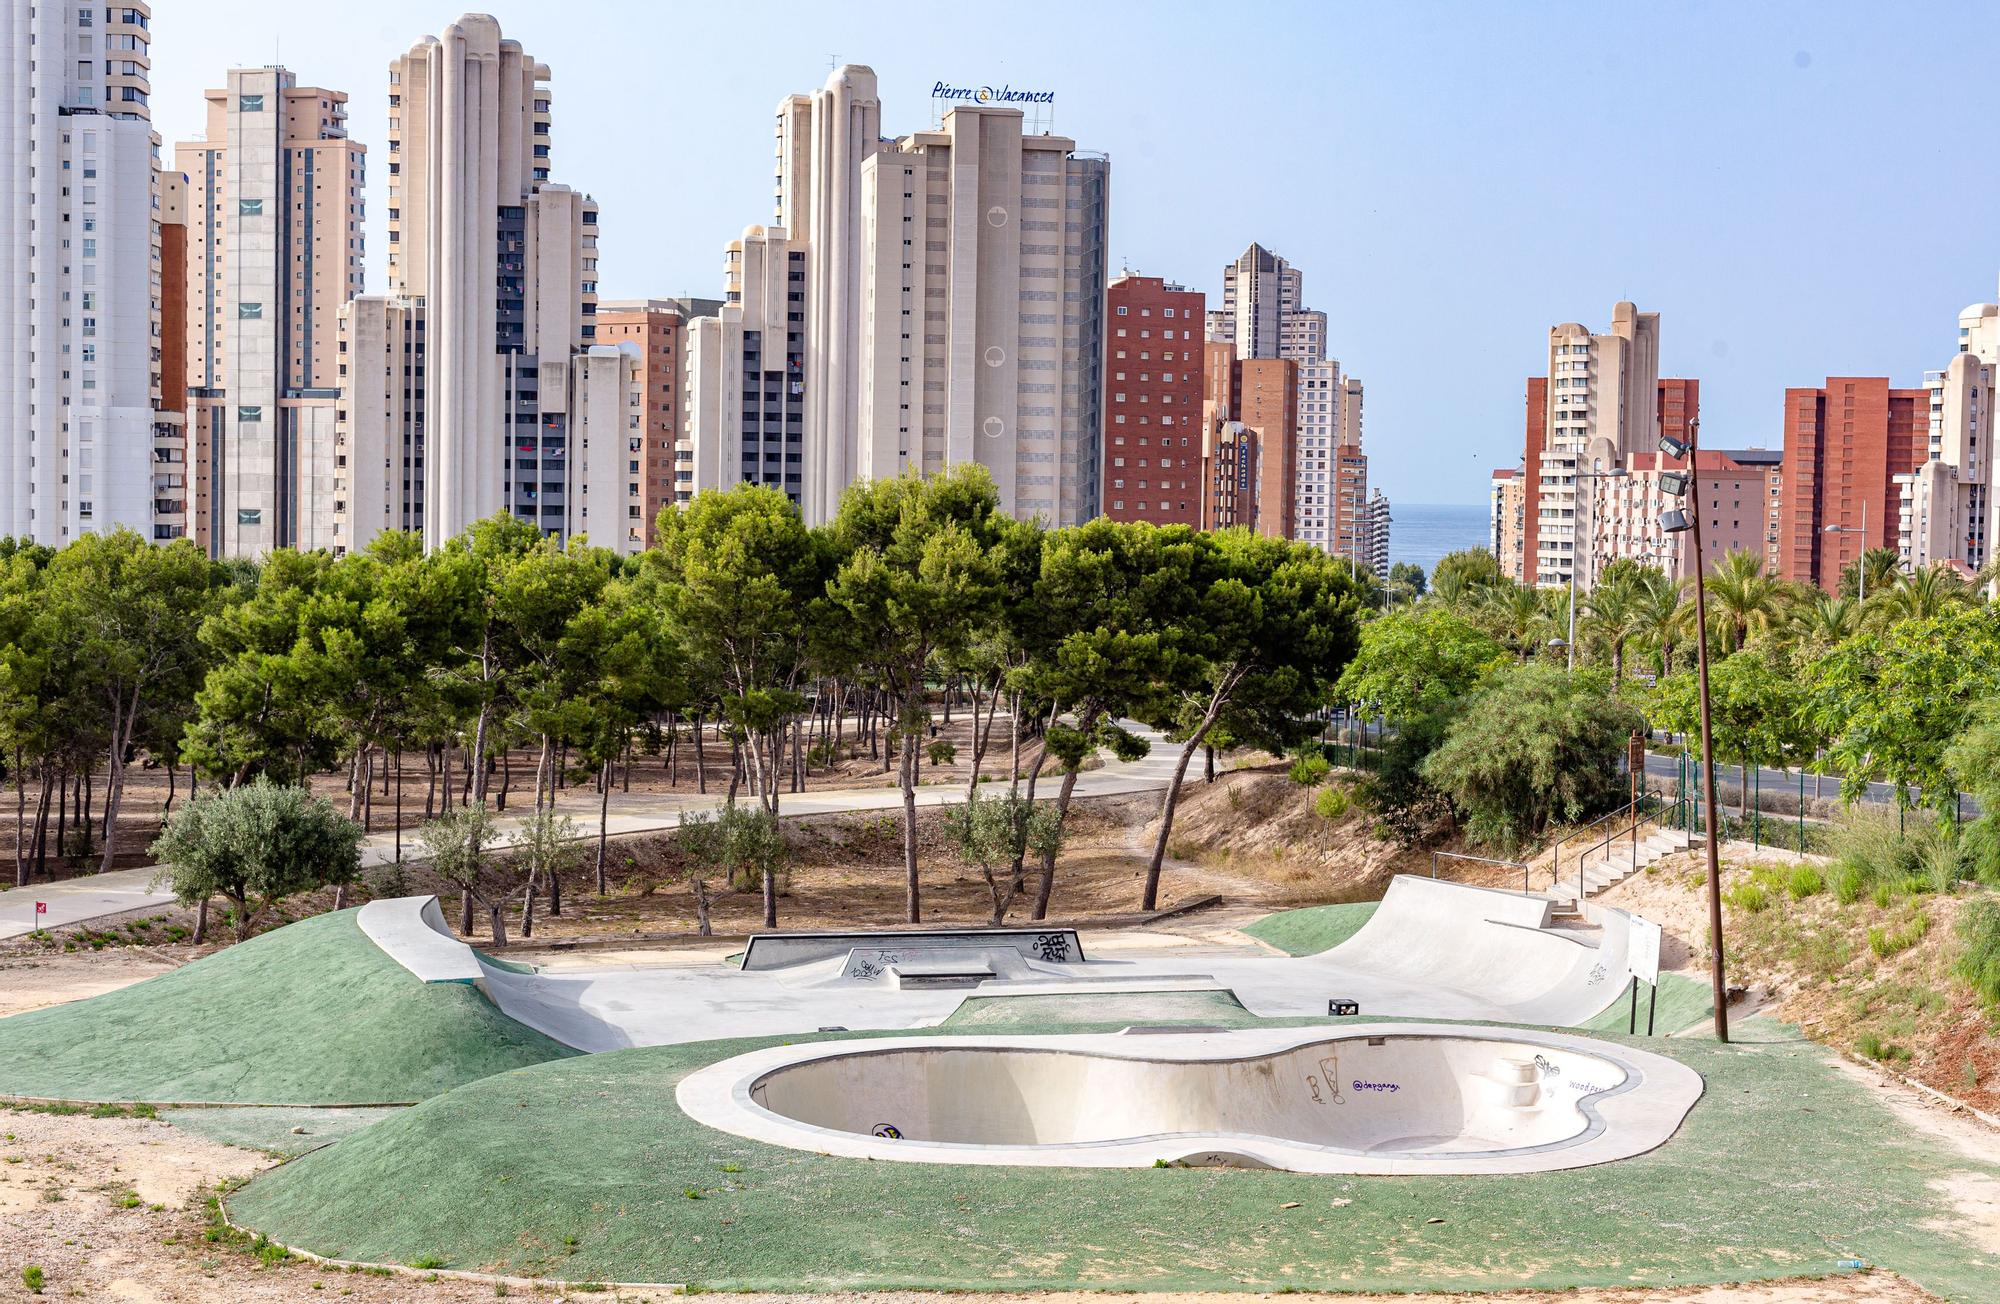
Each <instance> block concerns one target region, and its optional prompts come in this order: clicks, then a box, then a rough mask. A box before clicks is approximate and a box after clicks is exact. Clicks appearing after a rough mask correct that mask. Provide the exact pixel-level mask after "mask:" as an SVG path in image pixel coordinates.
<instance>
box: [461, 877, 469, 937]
mask: <svg viewBox="0 0 2000 1304" xmlns="http://www.w3.org/2000/svg"><path fill="white" fill-rule="evenodd" d="M458 935H459V936H460V937H470V936H472V893H471V892H469V891H467V890H466V889H465V888H460V889H459V890H458Z"/></svg>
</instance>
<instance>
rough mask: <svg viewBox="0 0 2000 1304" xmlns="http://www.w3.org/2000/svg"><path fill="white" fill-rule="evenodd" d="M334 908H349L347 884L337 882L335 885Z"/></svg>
mask: <svg viewBox="0 0 2000 1304" xmlns="http://www.w3.org/2000/svg"><path fill="white" fill-rule="evenodd" d="M333 908H334V909H335V910H345V909H347V884H345V883H335V884H334V885H333Z"/></svg>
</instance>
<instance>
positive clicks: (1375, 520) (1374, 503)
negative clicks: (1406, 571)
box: [1355, 489, 1393, 583]
mask: <svg viewBox="0 0 2000 1304" xmlns="http://www.w3.org/2000/svg"><path fill="white" fill-rule="evenodd" d="M1360 515H1361V522H1362V524H1361V531H1360V533H1361V544H1362V546H1361V551H1360V552H1359V553H1358V554H1356V556H1355V560H1356V561H1357V562H1358V563H1359V564H1360V565H1361V566H1362V567H1363V568H1364V569H1366V570H1368V571H1370V572H1372V573H1373V574H1374V576H1375V579H1376V581H1377V582H1379V583H1387V582H1388V579H1389V527H1390V525H1391V524H1392V523H1393V522H1392V519H1391V517H1390V515H1389V500H1388V498H1387V497H1386V496H1384V494H1383V493H1382V491H1381V490H1380V489H1377V490H1375V491H1374V492H1373V493H1372V494H1370V495H1369V497H1368V506H1367V509H1366V510H1365V511H1364V512H1362V513H1361V514H1360Z"/></svg>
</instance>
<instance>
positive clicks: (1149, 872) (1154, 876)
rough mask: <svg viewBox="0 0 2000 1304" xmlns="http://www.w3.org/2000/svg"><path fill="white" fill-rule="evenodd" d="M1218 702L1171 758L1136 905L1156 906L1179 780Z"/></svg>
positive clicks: (1178, 796) (1179, 794)
mask: <svg viewBox="0 0 2000 1304" xmlns="http://www.w3.org/2000/svg"><path fill="white" fill-rule="evenodd" d="M1219 707H1220V703H1215V704H1212V705H1211V706H1210V707H1209V711H1208V716H1207V718H1205V719H1204V720H1203V721H1202V722H1201V728H1199V729H1197V730H1195V732H1194V735H1193V736H1192V737H1190V738H1189V739H1188V740H1187V745H1186V746H1185V747H1183V748H1181V758H1180V760H1178V761H1176V762H1174V777H1173V778H1171V779H1169V780H1168V781H1167V795H1166V798H1165V799H1164V800H1163V801H1162V802H1161V803H1160V835H1159V836H1158V837H1156V838H1154V839H1153V859H1152V860H1151V862H1149V863H1148V864H1147V866H1146V890H1145V892H1144V893H1142V894H1141V895H1140V898H1139V909H1141V910H1157V909H1159V900H1160V866H1161V865H1162V864H1163V863H1165V861H1166V858H1167V836H1168V835H1169V834H1170V833H1172V832H1173V829H1174V808H1175V807H1176V806H1178V805H1180V800H1181V780H1182V779H1183V778H1185V777H1187V768H1188V762H1189V761H1192V760H1193V759H1194V749H1195V748H1197V747H1199V746H1201V745H1202V739H1203V738H1206V737H1207V736H1208V731H1209V729H1210V728H1211V727H1212V726H1213V725H1214V724H1215V713H1216V711H1217V710H1218V709H1219Z"/></svg>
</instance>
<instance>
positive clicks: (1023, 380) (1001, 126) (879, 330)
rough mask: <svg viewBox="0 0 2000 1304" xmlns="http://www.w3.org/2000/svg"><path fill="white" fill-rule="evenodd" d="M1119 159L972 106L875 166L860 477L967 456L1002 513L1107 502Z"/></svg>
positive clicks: (1070, 514) (867, 233)
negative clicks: (1108, 318) (1108, 363)
mask: <svg viewBox="0 0 2000 1304" xmlns="http://www.w3.org/2000/svg"><path fill="white" fill-rule="evenodd" d="M1109 174H1110V164H1109V162H1108V161H1107V160H1105V159H1104V158H1103V156H1101V155H1090V154H1082V153H1079V152H1078V151H1077V149H1076V144H1075V142H1074V141H1071V140H1068V139H1065V138H1063V137H1059V136H1050V135H1032V136H1031V135H1024V134H1023V132H1022V115H1021V113H1020V111H1018V110H1014V109H987V108H972V107H959V108H954V109H953V110H952V111H951V112H949V113H947V114H946V115H945V119H944V124H943V126H942V128H941V129H939V130H937V131H925V132H919V133H917V134H915V135H912V136H907V137H904V138H903V139H902V140H899V141H898V142H896V145H895V147H894V149H886V150H883V151H882V152H880V153H878V154H876V155H875V156H874V157H873V158H871V159H869V160H868V162H867V163H866V164H865V165H864V171H863V200H862V204H863V220H864V224H865V225H864V236H863V242H864V248H865V250H866V254H865V257H866V262H867V266H866V269H865V271H864V277H865V280H864V289H863V294H862V314H863V332H862V371H863V376H862V389H861V420H860V426H861V443H860V450H859V453H860V456H859V459H858V462H857V465H856V466H855V468H854V469H855V474H856V476H857V477H858V478H865V479H881V478H883V477H886V476H893V475H897V474H899V473H901V472H902V471H904V470H905V469H908V468H915V469H917V470H920V471H922V472H923V473H925V474H933V473H935V472H937V471H941V470H943V469H944V468H946V467H948V466H952V465H955V464H958V463H962V462H978V463H980V464H981V465H983V466H985V467H986V468H987V469H988V470H990V471H991V472H992V473H993V478H994V481H995V483H996V484H997V485H998V486H999V490H1000V503H1001V507H1002V509H1003V510H1005V511H1008V512H1010V513H1013V514H1015V515H1017V516H1024V517H1025V516H1033V515H1040V516H1042V517H1044V518H1045V519H1047V520H1048V521H1049V522H1050V523H1052V524H1057V525H1067V524H1072V523H1075V522H1079V521H1083V520H1088V519H1089V518H1090V517H1091V516H1093V515H1095V514H1096V512H1097V510H1098V501H1099V492H1098V491H1099V474H1100V470H1101V452H1102V438H1103V368H1104V349H1105V286H1106V279H1107V278H1106V270H1107V269H1106V258H1105V232H1106V229H1107V218H1106V204H1107V195H1106V192H1107V190H1108V184H1109Z"/></svg>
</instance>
